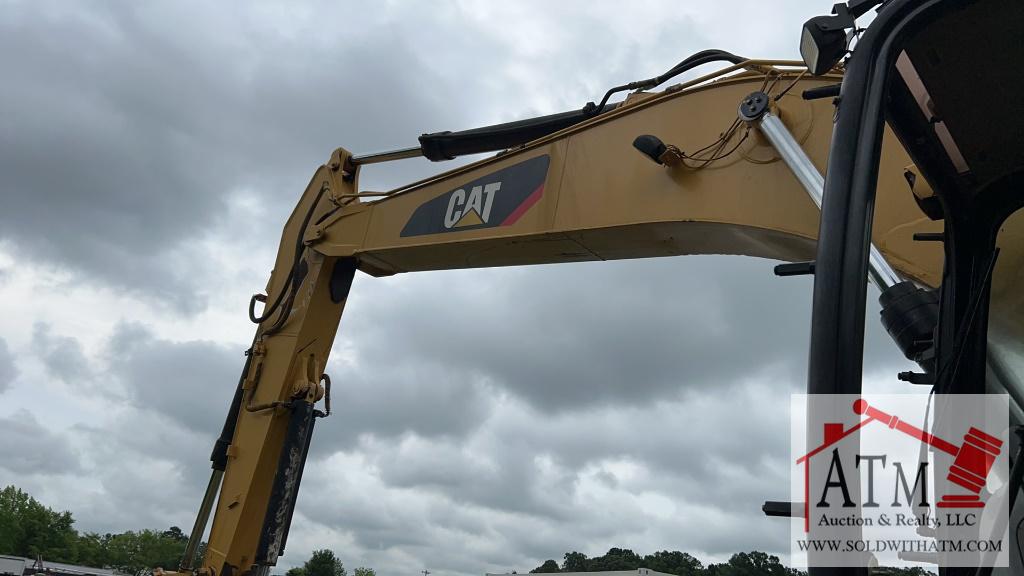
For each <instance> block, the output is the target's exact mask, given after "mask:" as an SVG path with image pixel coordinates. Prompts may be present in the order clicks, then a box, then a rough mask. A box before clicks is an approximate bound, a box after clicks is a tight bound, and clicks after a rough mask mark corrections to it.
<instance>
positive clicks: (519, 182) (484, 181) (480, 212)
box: [401, 155, 550, 237]
mask: <svg viewBox="0 0 1024 576" xmlns="http://www.w3.org/2000/svg"><path fill="white" fill-rule="evenodd" d="M549 164H550V157H548V156H547V155H543V156H537V157H536V158H530V159H529V160H525V161H523V162H520V163H519V164H515V165H513V166H509V167H508V168H502V169H501V170H498V171H497V172H492V173H491V174H488V175H486V176H482V177H480V178H477V179H476V180H473V181H472V182H467V183H466V184H464V185H462V186H460V187H458V188H456V189H454V190H450V191H448V192H446V193H444V194H442V195H440V196H438V197H436V198H432V199H430V200H428V201H426V202H424V203H423V204H421V205H420V206H419V208H417V209H416V211H415V212H413V213H412V216H411V217H410V218H409V221H408V222H406V224H405V227H404V228H402V233H401V236H402V237H407V236H422V235H424V234H441V233H444V232H461V231H463V230H476V229H478V228H493V227H495V226H509V225H512V224H514V223H515V222H516V221H518V220H519V218H520V217H521V216H522V215H523V214H524V213H526V211H527V210H529V209H530V207H531V206H533V205H534V204H536V203H537V201H538V200H540V198H541V197H542V196H543V195H544V181H545V179H546V178H547V174H548V165H549Z"/></svg>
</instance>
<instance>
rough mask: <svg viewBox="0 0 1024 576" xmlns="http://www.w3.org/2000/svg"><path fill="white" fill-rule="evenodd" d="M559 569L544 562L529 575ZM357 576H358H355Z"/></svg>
mask: <svg viewBox="0 0 1024 576" xmlns="http://www.w3.org/2000/svg"><path fill="white" fill-rule="evenodd" d="M560 570H561V569H560V568H559V567H558V562H555V561H554V560H545V561H544V563H543V564H541V565H540V566H538V567H536V568H534V569H533V570H530V573H531V574H550V573H553V572H559V571H560ZM356 576H358V574H357V575H356Z"/></svg>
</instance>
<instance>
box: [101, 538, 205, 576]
mask: <svg viewBox="0 0 1024 576" xmlns="http://www.w3.org/2000/svg"><path fill="white" fill-rule="evenodd" d="M168 532H170V531H168ZM179 532H180V530H179ZM187 542H188V538H187V537H186V538H185V539H184V540H182V539H180V538H179V537H175V536H174V535H168V533H167V532H157V531H155V530H141V531H139V532H132V531H130V530H129V531H128V532H124V533H122V534H117V535H114V536H112V537H111V538H110V540H109V541H108V542H107V554H108V556H107V561H108V564H109V566H110V567H112V568H114V569H116V570H118V571H120V572H124V573H126V574H133V575H134V576H142V575H143V574H146V573H147V572H149V571H150V570H152V569H154V568H158V567H159V568H166V569H168V570H176V569H177V568H178V564H179V562H180V560H181V556H182V554H183V553H184V552H185V544H186V543H187Z"/></svg>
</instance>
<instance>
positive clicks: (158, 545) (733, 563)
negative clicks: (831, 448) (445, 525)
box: [0, 486, 932, 576]
mask: <svg viewBox="0 0 1024 576" xmlns="http://www.w3.org/2000/svg"><path fill="white" fill-rule="evenodd" d="M74 524H75V520H74V518H73V517H72V516H71V512H57V511H55V510H52V509H50V508H48V507H46V506H44V505H43V504H41V503H40V502H39V501H37V500H36V499H35V498H33V497H32V496H30V495H29V494H28V493H26V492H24V491H22V490H20V489H18V488H16V487H15V486H7V487H6V488H4V489H3V490H0V554H6V555H9V556H23V557H26V558H36V557H37V556H41V557H42V558H43V561H44V563H45V562H46V561H50V562H64V563H68V564H79V565H82V566H91V567H94V568H110V569H113V570H116V571H118V572H121V573H124V574H129V575H131V576H143V575H144V574H148V573H149V572H150V571H151V570H152V569H154V568H157V567H161V568H164V569H165V570H172V571H173V570H176V569H177V567H178V565H179V564H180V563H181V558H182V556H183V555H184V553H185V546H186V544H187V543H188V536H187V535H186V534H184V533H183V532H182V531H181V529H179V528H178V527H177V526H171V527H170V528H168V529H167V530H164V531H158V530H140V531H131V530H129V531H127V532H121V533H118V534H109V533H108V534H98V533H96V532H83V533H79V532H78V531H77V530H75V528H74ZM205 549H206V544H205V543H202V544H200V546H199V550H198V552H197V554H196V559H195V563H196V564H199V563H200V562H201V561H202V558H203V554H204V552H205ZM637 568H649V569H651V570H655V571H657V572H664V573H667V574H676V575H678V576H799V575H804V574H805V573H804V572H802V571H800V570H794V569H792V568H787V567H785V566H783V565H782V563H781V562H780V561H779V558H778V557H777V556H771V555H768V554H765V553H764V552H757V551H753V552H740V553H739V554H734V555H733V556H732V557H731V558H730V559H729V561H728V562H725V563H722V564H708V565H706V566H705V565H704V564H703V563H701V561H700V560H698V559H697V558H694V557H693V556H691V555H690V554H687V553H686V552H679V551H668V550H663V551H661V552H655V553H653V554H648V555H646V556H640V555H639V554H636V553H635V552H633V551H632V550H629V549H626V548H612V549H610V550H608V553H607V554H605V555H604V556H596V557H594V558H588V557H587V555H586V554H583V553H581V552H575V551H573V552H567V553H566V554H565V555H564V557H563V561H562V564H561V565H559V564H558V562H556V561H554V560H547V561H545V562H544V563H543V564H541V565H540V566H538V567H537V568H534V569H533V570H531V571H530V572H531V573H554V572H607V571H612V570H636V569H637ZM877 573H884V574H890V575H892V576H927V575H930V574H932V572H928V571H926V570H924V569H922V568H889V569H886V570H885V572H881V571H879V572H877ZM286 576H349V575H348V571H347V570H346V569H345V566H344V564H342V562H341V560H340V559H339V558H338V557H337V556H335V554H334V552H333V551H331V550H326V549H324V550H316V551H314V552H313V555H312V556H311V557H310V559H309V560H307V561H306V562H305V563H303V565H302V566H298V567H295V568H292V569H291V570H289V571H288V572H287V575H286ZM352 576H376V573H375V572H374V570H373V569H372V568H363V567H360V568H356V569H355V570H354V571H353V574H352Z"/></svg>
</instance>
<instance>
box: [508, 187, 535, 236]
mask: <svg viewBox="0 0 1024 576" xmlns="http://www.w3.org/2000/svg"><path fill="white" fill-rule="evenodd" d="M543 195H544V185H543V184H541V185H540V186H538V187H537V189H536V190H534V191H533V193H531V194H530V195H529V196H527V197H526V200H523V203H522V204H520V205H519V207H518V208H516V209H515V210H513V211H512V213H511V214H509V215H508V218H505V220H504V221H503V222H502V223H501V226H509V225H511V224H515V223H516V220H519V218H520V217H521V216H522V215H523V214H525V213H526V211H527V210H529V209H530V206H533V205H534V204H536V203H537V200H540V197H541V196H543Z"/></svg>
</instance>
